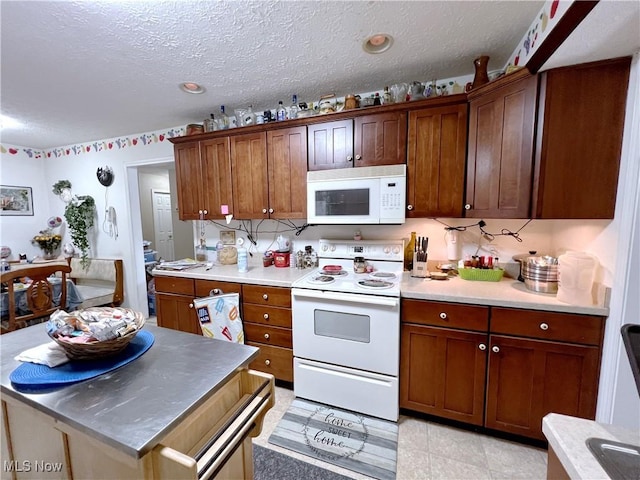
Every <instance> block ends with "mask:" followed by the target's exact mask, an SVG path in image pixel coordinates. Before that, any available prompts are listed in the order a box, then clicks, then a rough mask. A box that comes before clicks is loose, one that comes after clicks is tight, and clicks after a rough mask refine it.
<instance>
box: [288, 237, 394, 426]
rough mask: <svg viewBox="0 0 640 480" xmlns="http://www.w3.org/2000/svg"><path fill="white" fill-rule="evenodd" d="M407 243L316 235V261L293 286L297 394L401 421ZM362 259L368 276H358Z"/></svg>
mask: <svg viewBox="0 0 640 480" xmlns="http://www.w3.org/2000/svg"><path fill="white" fill-rule="evenodd" d="M403 251H404V243H403V241H402V240H394V241H386V240H385V241H382V240H375V241H357V240H327V239H321V240H320V241H319V248H318V262H319V266H318V268H317V269H315V270H313V271H312V272H311V273H309V274H308V275H305V276H304V277H302V278H301V279H299V280H297V281H296V282H294V284H293V288H292V311H293V355H294V367H293V368H294V373H293V375H294V382H293V385H294V393H295V395H296V396H297V397H301V398H306V399H308V400H312V401H316V402H320V403H324V404H328V405H334V406H336V407H340V408H344V409H347V410H352V411H354V412H358V413H362V414H366V415H371V416H374V417H380V418H384V419H387V420H391V421H397V420H398V408H399V383H398V375H399V368H400V367H399V363H400V287H399V282H400V278H401V276H402V269H403V258H404V254H403ZM356 257H364V259H365V261H366V263H367V267H368V268H369V269H370V270H372V271H370V272H367V273H355V272H354V270H353V263H354V259H355V258H356Z"/></svg>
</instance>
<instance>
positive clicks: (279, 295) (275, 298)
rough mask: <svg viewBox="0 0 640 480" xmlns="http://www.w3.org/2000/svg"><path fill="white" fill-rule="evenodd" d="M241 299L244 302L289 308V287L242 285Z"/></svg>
mask: <svg viewBox="0 0 640 480" xmlns="http://www.w3.org/2000/svg"><path fill="white" fill-rule="evenodd" d="M242 299H243V300H244V302H245V303H255V304H258V305H272V306H276V307H286V308H291V289H290V288H283V287H265V286H262V285H243V286H242Z"/></svg>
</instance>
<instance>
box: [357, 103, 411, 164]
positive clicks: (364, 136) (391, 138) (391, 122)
mask: <svg viewBox="0 0 640 480" xmlns="http://www.w3.org/2000/svg"><path fill="white" fill-rule="evenodd" d="M354 126H355V128H354V142H353V144H354V152H355V156H354V162H353V165H354V166H355V167H371V166H375V165H396V164H400V165H402V164H405V163H406V162H407V113H406V112H404V111H399V112H388V113H377V114H375V115H365V116H361V117H356V118H355V120H354Z"/></svg>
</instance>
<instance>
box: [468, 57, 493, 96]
mask: <svg viewBox="0 0 640 480" xmlns="http://www.w3.org/2000/svg"><path fill="white" fill-rule="evenodd" d="M488 64H489V57H488V56H486V55H483V56H481V57H478V58H476V59H475V60H474V61H473V66H474V67H475V69H476V73H475V76H474V77H473V84H472V86H471V88H472V89H474V88H478V87H479V86H481V85H484V84H485V83H489V72H488V70H487V65H488Z"/></svg>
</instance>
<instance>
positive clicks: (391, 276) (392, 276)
mask: <svg viewBox="0 0 640 480" xmlns="http://www.w3.org/2000/svg"><path fill="white" fill-rule="evenodd" d="M369 276H370V277H371V278H376V279H380V280H382V279H385V278H386V279H388V280H395V279H396V278H397V275H396V274H395V273H393V272H385V271H379V272H373V273H371V274H370V275H369Z"/></svg>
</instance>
